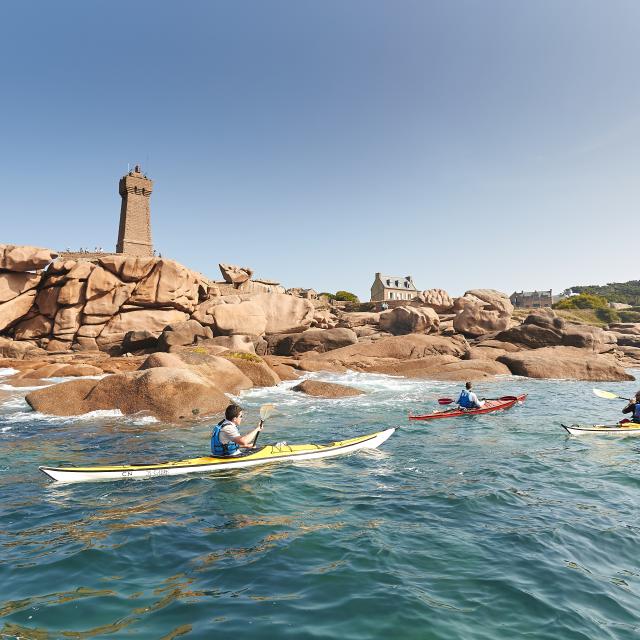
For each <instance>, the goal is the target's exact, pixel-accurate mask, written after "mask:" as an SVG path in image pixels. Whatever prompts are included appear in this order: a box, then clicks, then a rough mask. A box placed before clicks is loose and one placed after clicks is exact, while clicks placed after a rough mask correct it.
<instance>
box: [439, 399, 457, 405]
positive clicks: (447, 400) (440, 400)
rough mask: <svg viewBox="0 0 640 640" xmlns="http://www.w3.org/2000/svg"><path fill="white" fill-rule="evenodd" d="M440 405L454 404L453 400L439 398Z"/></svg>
mask: <svg viewBox="0 0 640 640" xmlns="http://www.w3.org/2000/svg"><path fill="white" fill-rule="evenodd" d="M438 404H453V400H452V399H451V398H438Z"/></svg>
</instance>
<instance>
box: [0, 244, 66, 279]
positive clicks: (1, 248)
mask: <svg viewBox="0 0 640 640" xmlns="http://www.w3.org/2000/svg"><path fill="white" fill-rule="evenodd" d="M57 255H58V254H57V253H54V252H53V251H51V250H50V249H41V248H39V247H31V246H27V245H14V244H0V269H3V270H5V271H17V272H25V271H39V270H40V269H44V268H45V267H46V266H47V265H48V264H49V263H50V262H51V261H52V260H53V259H54V258H56V257H57Z"/></svg>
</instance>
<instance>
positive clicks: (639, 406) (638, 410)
mask: <svg viewBox="0 0 640 640" xmlns="http://www.w3.org/2000/svg"><path fill="white" fill-rule="evenodd" d="M633 421H634V422H640V402H636V406H635V407H634V408H633Z"/></svg>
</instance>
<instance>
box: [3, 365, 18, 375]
mask: <svg viewBox="0 0 640 640" xmlns="http://www.w3.org/2000/svg"><path fill="white" fill-rule="evenodd" d="M14 373H18V370H17V369H11V367H4V368H0V378H4V377H6V376H12V375H13V374H14Z"/></svg>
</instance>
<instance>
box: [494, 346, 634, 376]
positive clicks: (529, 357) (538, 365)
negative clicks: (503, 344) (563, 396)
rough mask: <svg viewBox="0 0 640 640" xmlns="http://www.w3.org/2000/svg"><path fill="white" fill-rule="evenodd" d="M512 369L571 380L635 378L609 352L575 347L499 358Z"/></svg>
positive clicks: (522, 372) (547, 348) (526, 352)
mask: <svg viewBox="0 0 640 640" xmlns="http://www.w3.org/2000/svg"><path fill="white" fill-rule="evenodd" d="M498 362H501V363H503V364H505V365H507V367H509V370H510V371H511V373H513V374H515V375H518V376H527V377H528V378H568V379H573V380H634V379H635V378H634V377H633V376H632V375H630V374H628V373H627V372H626V371H625V370H624V369H623V368H622V367H621V366H620V365H619V364H618V363H617V362H616V360H615V359H614V358H613V357H612V356H608V355H600V354H597V353H593V352H591V353H590V352H587V351H586V350H584V349H578V348H576V347H562V346H557V347H542V348H540V349H533V350H531V351H523V352H518V353H509V354H505V355H502V356H500V357H499V358H498Z"/></svg>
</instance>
